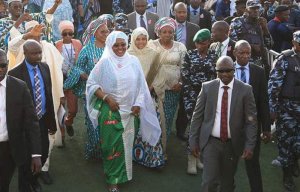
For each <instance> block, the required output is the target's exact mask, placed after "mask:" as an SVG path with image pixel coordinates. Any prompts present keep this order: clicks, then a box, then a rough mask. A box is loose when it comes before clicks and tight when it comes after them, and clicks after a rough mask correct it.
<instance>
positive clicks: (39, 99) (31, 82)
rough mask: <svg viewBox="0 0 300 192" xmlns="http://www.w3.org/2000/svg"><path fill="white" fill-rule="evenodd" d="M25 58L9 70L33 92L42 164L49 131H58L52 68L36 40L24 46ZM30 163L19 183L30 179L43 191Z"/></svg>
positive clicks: (20, 175)
mask: <svg viewBox="0 0 300 192" xmlns="http://www.w3.org/2000/svg"><path fill="white" fill-rule="evenodd" d="M23 49H24V55H25V60H24V61H23V63H21V64H20V65H18V66H17V67H15V68H13V69H12V70H11V71H9V74H10V75H11V76H14V77H16V78H18V79H21V80H23V81H25V82H26V84H27V86H28V87H29V90H30V92H31V97H32V100H33V103H34V104H35V109H36V110H35V111H36V115H37V116H38V119H39V125H40V131H41V143H40V146H41V148H42V153H41V155H42V157H41V159H42V164H44V163H45V161H46V159H47V157H48V151H49V138H48V132H49V133H50V134H54V133H55V132H56V122H55V115H54V107H53V100H52V84H51V77H50V70H49V67H48V65H47V64H45V63H41V59H42V47H41V45H40V44H39V43H38V42H37V41H35V40H27V41H26V42H25V43H24V46H23ZM29 167H30V164H28V167H27V169H26V167H25V169H21V170H19V185H20V187H22V185H23V184H22V183H24V180H25V182H27V181H26V180H30V183H31V186H32V188H33V189H34V191H41V186H40V184H39V183H38V181H37V176H38V175H34V176H33V177H32V178H30V177H31V176H32V175H31V174H30V169H29Z"/></svg>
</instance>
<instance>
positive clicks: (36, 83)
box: [33, 66, 42, 119]
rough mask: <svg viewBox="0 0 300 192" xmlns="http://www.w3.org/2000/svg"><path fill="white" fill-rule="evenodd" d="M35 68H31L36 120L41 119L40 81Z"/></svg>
mask: <svg viewBox="0 0 300 192" xmlns="http://www.w3.org/2000/svg"><path fill="white" fill-rule="evenodd" d="M37 68H38V67H37V66H36V67H34V68H33V74H34V88H35V89H34V93H35V112H36V115H37V117H38V119H41V118H42V94H41V85H40V84H41V81H40V78H39V76H38V72H37Z"/></svg>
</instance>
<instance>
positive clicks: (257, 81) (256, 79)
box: [249, 64, 271, 136]
mask: <svg viewBox="0 0 300 192" xmlns="http://www.w3.org/2000/svg"><path fill="white" fill-rule="evenodd" d="M249 71H250V74H249V75H250V76H249V84H250V85H251V86H252V90H253V94H254V99H255V103H256V110H257V121H258V123H257V124H258V126H257V128H258V129H257V130H258V133H260V132H261V131H266V132H270V131H271V120H270V111H269V100H268V88H267V80H266V76H265V70H264V69H263V68H262V67H259V66H257V65H255V64H250V65H249ZM259 135H260V134H259ZM259 135H258V136H259Z"/></svg>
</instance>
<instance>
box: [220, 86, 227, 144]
mask: <svg viewBox="0 0 300 192" xmlns="http://www.w3.org/2000/svg"><path fill="white" fill-rule="evenodd" d="M222 88H223V89H224V92H223V96H222V105H221V129H220V139H221V141H223V142H225V141H226V140H227V139H228V130H227V119H228V118H227V117H228V92H227V90H228V88H229V87H228V86H223V87H222Z"/></svg>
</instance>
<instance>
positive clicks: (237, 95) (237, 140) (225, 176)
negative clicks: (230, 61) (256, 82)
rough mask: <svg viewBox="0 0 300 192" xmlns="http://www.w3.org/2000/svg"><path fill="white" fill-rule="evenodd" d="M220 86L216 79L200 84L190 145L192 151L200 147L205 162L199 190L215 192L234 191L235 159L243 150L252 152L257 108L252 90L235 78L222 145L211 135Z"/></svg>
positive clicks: (236, 159)
mask: <svg viewBox="0 0 300 192" xmlns="http://www.w3.org/2000/svg"><path fill="white" fill-rule="evenodd" d="M219 86H220V80H219V79H215V80H212V81H209V82H206V83H203V85H202V90H201V92H200V94H199V96H198V99H197V104H196V107H195V111H194V114H193V117H192V121H191V130H190V139H189V143H190V146H191V148H193V147H195V146H200V151H201V154H202V157H203V163H204V169H203V183H202V191H218V190H217V189H218V188H219V189H220V188H221V191H222V192H223V191H233V190H234V180H233V179H234V174H235V172H236V167H237V163H238V159H239V157H240V156H241V154H242V152H243V150H244V149H249V150H252V151H253V149H254V147H255V142H256V134H257V122H256V107H255V101H254V96H253V93H252V87H251V86H250V85H247V84H244V83H243V82H241V81H239V80H237V79H235V80H234V84H233V89H232V95H231V106H230V114H229V127H230V133H231V139H230V140H229V141H227V142H221V141H220V140H218V138H214V137H212V136H211V134H212V130H213V126H214V121H215V117H216V109H217V103H218V91H219ZM220 154H221V155H220ZM220 164H221V165H220ZM218 165H220V166H218ZM224 165H225V166H224ZM217 178H218V179H217Z"/></svg>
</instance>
